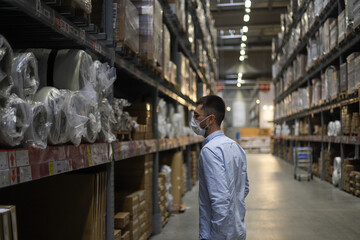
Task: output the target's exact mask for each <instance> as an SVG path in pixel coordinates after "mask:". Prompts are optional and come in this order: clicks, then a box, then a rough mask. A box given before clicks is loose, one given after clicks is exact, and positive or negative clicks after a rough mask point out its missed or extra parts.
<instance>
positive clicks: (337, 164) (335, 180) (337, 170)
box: [332, 157, 341, 186]
mask: <svg viewBox="0 0 360 240" xmlns="http://www.w3.org/2000/svg"><path fill="white" fill-rule="evenodd" d="M340 179H341V157H335V158H334V171H333V175H332V184H333V185H334V186H337V185H339V182H340Z"/></svg>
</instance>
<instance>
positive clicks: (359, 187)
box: [351, 171, 360, 197]
mask: <svg viewBox="0 0 360 240" xmlns="http://www.w3.org/2000/svg"><path fill="white" fill-rule="evenodd" d="M351 174H352V181H353V185H354V188H355V192H354V195H355V196H357V197H360V172H359V171H352V172H351Z"/></svg>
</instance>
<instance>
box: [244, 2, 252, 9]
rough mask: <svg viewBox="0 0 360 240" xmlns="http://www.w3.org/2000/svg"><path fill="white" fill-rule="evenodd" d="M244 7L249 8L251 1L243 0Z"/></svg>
mask: <svg viewBox="0 0 360 240" xmlns="http://www.w3.org/2000/svg"><path fill="white" fill-rule="evenodd" d="M245 7H246V8H250V7H251V1H250V0H246V1H245Z"/></svg>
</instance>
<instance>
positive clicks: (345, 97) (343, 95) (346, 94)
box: [337, 92, 349, 101]
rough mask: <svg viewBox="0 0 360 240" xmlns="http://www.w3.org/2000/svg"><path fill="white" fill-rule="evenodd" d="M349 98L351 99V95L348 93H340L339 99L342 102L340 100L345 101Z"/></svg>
mask: <svg viewBox="0 0 360 240" xmlns="http://www.w3.org/2000/svg"><path fill="white" fill-rule="evenodd" d="M348 97H349V94H348V93H347V92H341V93H338V97H337V99H338V100H339V101H340V100H345V99H347V98H348Z"/></svg>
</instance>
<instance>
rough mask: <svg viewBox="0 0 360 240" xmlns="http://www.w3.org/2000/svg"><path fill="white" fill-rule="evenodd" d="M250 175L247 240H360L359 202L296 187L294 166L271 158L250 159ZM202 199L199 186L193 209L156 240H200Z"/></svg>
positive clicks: (312, 185) (319, 186)
mask: <svg viewBox="0 0 360 240" xmlns="http://www.w3.org/2000/svg"><path fill="white" fill-rule="evenodd" d="M248 173H249V180H250V194H249V196H248V198H247V199H246V204H247V215H246V223H247V229H248V232H247V239H248V240H304V239H307V240H322V239H324V240H331V239H334V240H335V239H336V240H339V239H341V240H346V239H349V240H352V239H358V236H359V235H360V228H359V226H360V218H359V216H360V199H359V198H355V197H353V196H351V195H349V194H347V193H345V192H343V191H339V190H338V189H336V188H334V187H332V186H331V185H330V184H329V183H327V182H322V181H320V180H319V179H317V178H314V180H313V181H311V182H307V181H303V182H298V181H295V180H294V179H293V169H292V166H291V165H290V164H288V163H285V162H284V161H282V160H279V159H276V158H275V157H273V156H272V155H270V154H248ZM197 193H198V188H197V186H196V187H195V188H193V190H192V191H191V192H189V193H187V194H186V195H185V197H184V201H185V203H186V204H187V206H188V207H189V209H187V211H186V212H185V213H184V214H179V215H175V216H172V217H171V218H170V220H169V223H168V224H167V226H166V227H165V229H164V230H163V232H162V233H161V234H159V235H157V236H154V237H152V238H151V240H177V239H179V240H180V239H182V240H183V239H189V240H190V239H197V235H198V204H197Z"/></svg>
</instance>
